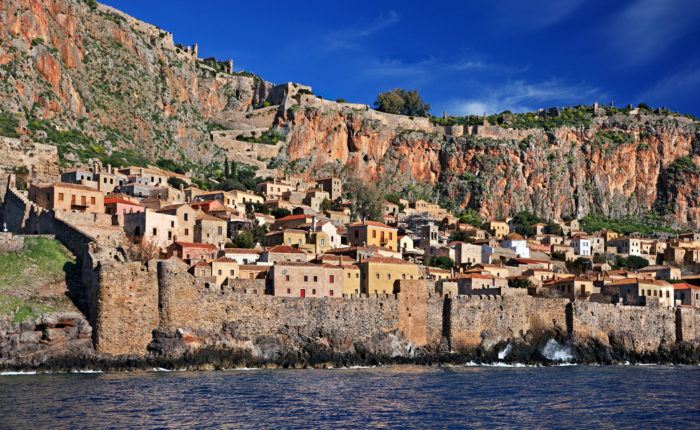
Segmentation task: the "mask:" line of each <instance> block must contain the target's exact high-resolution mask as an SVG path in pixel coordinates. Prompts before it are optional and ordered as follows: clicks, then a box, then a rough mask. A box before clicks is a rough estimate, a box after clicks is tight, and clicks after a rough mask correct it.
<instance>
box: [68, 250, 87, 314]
mask: <svg viewBox="0 0 700 430" xmlns="http://www.w3.org/2000/svg"><path fill="white" fill-rule="evenodd" d="M63 273H65V274H66V287H67V290H66V297H68V298H69V299H70V301H71V302H73V304H74V305H75V307H76V308H78V310H79V311H80V312H81V313H82V314H83V315H84V316H85V318H87V317H88V301H87V297H86V296H85V289H84V288H83V283H82V278H81V271H80V266H79V264H78V263H73V262H70V261H69V262H67V263H66V264H64V265H63Z"/></svg>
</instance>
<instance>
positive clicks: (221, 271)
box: [211, 257, 239, 285]
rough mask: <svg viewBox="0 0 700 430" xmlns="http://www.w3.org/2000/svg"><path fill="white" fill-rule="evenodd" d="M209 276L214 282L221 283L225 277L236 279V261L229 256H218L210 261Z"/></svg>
mask: <svg viewBox="0 0 700 430" xmlns="http://www.w3.org/2000/svg"><path fill="white" fill-rule="evenodd" d="M211 276H213V277H214V278H215V279H216V283H217V284H219V285H222V284H223V283H224V281H226V280H227V279H229V278H231V279H236V278H237V277H238V276H239V272H238V262H237V261H236V260H233V259H231V258H227V257H219V258H217V259H216V260H213V261H212V262H211Z"/></svg>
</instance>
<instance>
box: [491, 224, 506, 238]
mask: <svg viewBox="0 0 700 430" xmlns="http://www.w3.org/2000/svg"><path fill="white" fill-rule="evenodd" d="M488 231H489V233H491V235H492V236H493V237H495V238H496V239H503V238H504V237H506V235H507V234H508V233H510V227H508V223H506V222H504V221H489V223H488Z"/></svg>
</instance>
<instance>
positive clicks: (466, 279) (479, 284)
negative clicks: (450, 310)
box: [452, 273, 508, 295]
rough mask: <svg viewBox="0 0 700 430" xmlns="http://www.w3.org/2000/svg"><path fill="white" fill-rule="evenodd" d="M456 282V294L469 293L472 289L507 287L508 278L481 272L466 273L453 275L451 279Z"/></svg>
mask: <svg viewBox="0 0 700 430" xmlns="http://www.w3.org/2000/svg"><path fill="white" fill-rule="evenodd" d="M452 281H453V282H456V283H457V294H462V295H469V294H472V291H473V290H490V289H495V288H507V287H508V280H507V279H506V278H500V277H496V276H493V275H483V274H481V273H467V274H460V275H457V276H455V277H454V278H453V279H452Z"/></svg>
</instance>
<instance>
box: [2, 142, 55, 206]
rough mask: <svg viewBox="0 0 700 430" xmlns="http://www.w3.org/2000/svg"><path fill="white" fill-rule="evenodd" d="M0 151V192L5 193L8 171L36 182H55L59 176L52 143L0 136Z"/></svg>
mask: <svg viewBox="0 0 700 430" xmlns="http://www.w3.org/2000/svg"><path fill="white" fill-rule="evenodd" d="M0 153H2V159H0V194H4V193H5V189H6V186H7V177H8V174H9V173H16V174H17V175H19V176H21V177H22V178H24V179H25V180H27V181H30V182H37V183H51V182H56V181H58V180H59V178H60V172H59V168H58V149H57V148H56V147H55V146H53V145H45V144H43V143H34V142H31V141H29V140H26V139H14V138H10V137H0ZM0 197H2V196H1V195H0Z"/></svg>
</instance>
